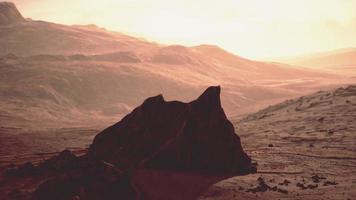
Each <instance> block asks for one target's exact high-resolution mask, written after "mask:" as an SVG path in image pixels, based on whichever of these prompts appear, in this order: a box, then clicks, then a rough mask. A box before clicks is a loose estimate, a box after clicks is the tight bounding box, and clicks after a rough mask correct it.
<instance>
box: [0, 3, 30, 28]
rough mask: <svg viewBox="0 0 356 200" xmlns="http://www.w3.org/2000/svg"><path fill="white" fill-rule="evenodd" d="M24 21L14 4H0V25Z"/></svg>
mask: <svg viewBox="0 0 356 200" xmlns="http://www.w3.org/2000/svg"><path fill="white" fill-rule="evenodd" d="M21 21H25V19H24V18H23V17H22V15H21V13H20V12H19V11H18V10H17V8H16V6H15V4H13V3H11V2H0V25H7V24H11V23H15V22H21Z"/></svg>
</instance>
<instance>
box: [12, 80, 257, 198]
mask: <svg viewBox="0 0 356 200" xmlns="http://www.w3.org/2000/svg"><path fill="white" fill-rule="evenodd" d="M255 171H256V169H255V167H254V166H253V165H252V164H251V159H250V158H249V157H248V156H247V154H246V153H245V152H244V151H243V149H242V147H241V142H240V138H239V136H238V135H236V134H235V132H234V127H233V125H232V124H231V123H230V121H229V120H228V119H227V118H226V116H225V113H224V111H223V108H222V107H221V103H220V87H210V88H208V89H207V90H206V91H205V92H204V93H203V94H202V95H201V96H200V97H199V98H198V99H197V100H195V101H192V102H190V103H183V102H178V101H170V102H167V101H165V100H164V99H163V97H162V95H158V96H155V97H151V98H148V99H147V100H145V101H144V102H143V104H142V105H140V106H139V107H137V108H136V109H134V110H133V111H132V113H130V114H128V115H127V116H126V117H125V118H123V119H122V120H121V121H120V122H118V123H116V124H114V125H113V126H111V127H109V128H107V129H105V130H104V131H102V132H101V133H99V134H98V135H97V136H96V137H95V139H94V141H93V143H92V145H91V146H90V148H89V150H88V152H87V153H86V154H85V155H83V156H79V157H78V156H75V155H74V154H73V153H71V152H70V151H68V150H66V151H63V152H62V153H60V154H59V155H58V156H54V157H52V158H51V159H48V160H46V161H44V162H43V163H41V164H39V165H38V166H36V167H34V166H33V165H32V164H26V165H24V166H20V167H19V168H17V169H11V170H10V171H9V173H8V177H14V176H34V177H42V178H43V179H44V180H47V181H44V182H43V183H42V184H40V185H39V186H38V188H37V190H36V191H35V192H34V193H32V194H31V198H32V199H36V200H47V199H58V200H66V199H86V200H96V199H127V200H130V199H145V200H167V199H171V200H175V199H194V198H196V197H197V196H198V195H199V194H200V193H201V192H202V191H204V190H205V189H207V188H208V187H209V186H210V185H212V184H214V183H216V182H218V181H220V180H222V179H225V178H228V177H231V176H236V175H242V174H247V173H252V172H255ZM48 177H51V178H48ZM31 198H30V199H31Z"/></svg>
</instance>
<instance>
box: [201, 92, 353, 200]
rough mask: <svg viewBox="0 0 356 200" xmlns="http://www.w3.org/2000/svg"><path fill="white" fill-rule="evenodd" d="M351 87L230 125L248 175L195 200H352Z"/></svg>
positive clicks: (290, 102) (285, 104)
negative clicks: (250, 167) (249, 165)
mask: <svg viewBox="0 0 356 200" xmlns="http://www.w3.org/2000/svg"><path fill="white" fill-rule="evenodd" d="M355 121H356V86H349V87H347V88H339V89H336V90H332V91H320V92H317V93H314V94H312V95H308V96H303V97H300V98H298V99H293V100H288V101H285V102H283V103H280V104H277V105H274V106H270V107H268V108H266V109H263V110H261V111H259V112H257V113H255V114H251V115H249V116H248V117H246V118H244V119H240V120H237V121H235V123H234V125H235V128H236V132H237V133H238V134H239V135H240V136H241V140H242V143H243V146H244V148H245V149H246V151H247V152H248V154H249V155H251V157H252V158H253V159H254V160H255V161H256V162H257V163H258V167H257V168H258V172H257V173H256V174H253V175H247V176H240V177H234V178H230V179H227V180H224V181H222V182H220V183H218V184H215V185H214V186H212V187H211V188H210V189H209V191H208V192H206V193H205V194H204V195H202V196H201V197H200V198H199V199H355V198H356V187H355V185H356V184H355V183H356V176H355V174H356V171H355V170H356V157H355V151H356V149H355V148H356V137H355V131H356V123H355Z"/></svg>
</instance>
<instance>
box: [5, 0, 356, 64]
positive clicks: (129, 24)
mask: <svg viewBox="0 0 356 200" xmlns="http://www.w3.org/2000/svg"><path fill="white" fill-rule="evenodd" d="M10 1H11V0H10ZM12 1H13V2H14V3H16V5H17V7H18V8H19V10H20V11H21V12H22V14H23V15H24V16H25V17H30V18H33V19H41V20H46V21H51V22H57V23H64V24H97V25H99V26H102V27H105V28H107V29H111V30H115V31H119V32H123V33H128V34H131V35H134V36H139V37H144V38H146V39H148V40H151V41H157V42H160V43H164V44H183V45H188V46H192V45H198V44H202V43H205V44H216V45H219V46H221V47H222V48H225V49H227V50H229V51H231V52H233V53H235V54H238V55H242V56H247V57H250V58H260V57H271V56H288V55H295V54H303V53H308V52H314V51H323V50H331V49H337V48H345V47H354V46H356V0H175V1H172V0H12Z"/></svg>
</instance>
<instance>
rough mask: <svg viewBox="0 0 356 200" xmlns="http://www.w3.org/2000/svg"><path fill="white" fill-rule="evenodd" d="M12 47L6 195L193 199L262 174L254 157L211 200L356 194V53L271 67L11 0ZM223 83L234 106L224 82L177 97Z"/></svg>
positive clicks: (0, 119)
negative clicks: (29, 12) (32, 10)
mask: <svg viewBox="0 0 356 200" xmlns="http://www.w3.org/2000/svg"><path fill="white" fill-rule="evenodd" d="M0 47H1V48H0V171H1V172H4V171H7V173H6V174H7V176H8V175H10V177H11V178H9V179H7V178H6V179H4V178H5V177H4V176H1V181H0V195H1V196H0V199H3V198H5V199H6V198H7V199H28V198H31V197H38V198H42V199H53V196H59V197H63V198H72V199H78V198H79V197H80V198H81V199H86V198H87V199H88V198H89V197H92V198H94V199H95V198H99V199H100V197H103V196H100V197H98V196H95V194H94V193H95V192H93V191H98V192H97V193H98V194H99V195H106V194H107V195H109V196H115V197H117V196H125V197H127V198H129V199H130V198H131V199H132V198H138V199H139V198H142V196H141V195H144V198H146V199H172V198H173V197H172V195H170V196H169V194H172V193H174V194H176V195H174V198H176V199H191V198H193V197H196V196H197V195H199V194H200V192H202V191H203V190H204V189H206V187H208V186H210V185H211V184H214V183H216V182H218V181H220V180H222V179H225V178H228V177H231V176H233V175H241V173H249V172H250V171H249V170H247V168H250V167H251V169H252V168H254V167H253V165H252V164H251V160H250V157H251V158H252V163H255V162H256V163H258V173H257V174H251V175H246V176H238V177H232V178H230V179H227V180H225V181H223V182H220V183H218V184H216V185H214V186H212V187H211V188H210V189H209V190H208V191H207V192H206V193H205V194H204V195H202V196H201V197H200V198H199V199H320V196H322V198H323V199H328V198H329V199H355V193H356V192H355V187H353V185H355V183H356V178H355V175H354V174H355V166H356V164H355V159H356V158H355V156H354V154H355V146H356V144H355V141H356V140H355V137H354V135H355V134H354V133H355V125H354V124H355V120H356V118H355V115H356V114H355V112H356V111H355V107H356V106H355V101H356V100H355V98H356V97H355V96H356V92H355V86H347V85H350V84H354V83H355V73H354V72H355V70H354V67H353V62H354V60H355V56H354V55H355V54H354V49H347V51H346V50H345V51H337V52H332V53H327V54H320V55H317V56H316V55H313V56H312V57H310V59H308V60H307V61H306V62H304V61H305V60H304V59H303V60H304V61H303V63H304V64H300V63H299V62H298V63H297V62H294V61H293V62H287V63H289V64H291V65H287V64H281V63H276V62H260V61H254V60H250V59H246V58H242V57H240V56H237V55H234V54H232V53H230V52H227V51H225V50H223V49H221V48H219V47H217V46H214V45H199V46H194V47H186V46H181V45H169V46H168V45H162V44H157V43H154V42H148V41H146V40H144V39H141V38H135V37H131V36H128V35H125V34H122V33H117V32H112V31H109V30H106V29H104V28H100V27H97V26H95V25H72V26H68V25H61V24H55V23H51V22H45V21H40V20H32V19H28V18H24V17H23V16H22V15H21V13H20V12H19V11H18V10H17V9H16V6H15V5H14V4H12V3H6V2H0ZM278 61H280V60H278ZM306 63H309V64H306ZM296 65H308V66H305V67H296ZM316 68H317V70H316ZM210 85H221V88H222V90H221V102H220V96H219V95H220V90H219V92H217V91H218V89H217V88H215V89H214V88H211V89H210V90H209V91H210V92H208V93H207V94H205V95H203V96H202V97H201V98H199V99H198V100H196V101H193V102H191V103H180V102H176V101H173V102H171V100H178V101H183V102H190V101H191V100H192V99H194V98H195V97H196V96H198V95H199V94H200V93H201V92H202V91H203V90H204V89H205V88H206V87H207V86H210ZM341 86H343V88H340V87H341ZM331 88H339V89H334V90H331ZM318 90H323V91H320V92H318V93H315V94H312V95H307V96H305V95H306V94H308V93H312V92H315V91H318ZM218 93H219V95H218ZM157 94H163V95H164V97H165V99H163V97H162V96H155V97H153V98H149V99H148V100H147V101H145V103H144V104H143V105H141V106H140V107H138V108H136V109H134V108H135V107H136V106H137V105H139V104H141V103H142V102H143V101H144V100H145V99H146V98H147V97H149V96H154V95H157ZM211 95H212V96H211ZM303 95H304V96H303ZM217 96H219V98H217ZM300 96H303V97H300ZM297 97H300V98H297ZM294 98H296V99H294ZM206 99H215V100H212V101H210V100H206ZM216 99H218V100H216ZM286 99H292V100H288V101H285V100H286ZM282 101H284V102H283V103H280V104H276V103H279V102H282ZM220 103H221V104H222V107H224V110H225V113H226V116H225V113H224V112H223V111H222V110H221V105H220ZM147 104H148V105H149V106H146V105H147ZM274 104H276V105H274ZM268 105H274V106H270V107H268V108H266V109H263V110H260V109H262V108H264V107H266V106H268ZM211 109H212V110H211ZM209 110H210V111H211V112H210V111H209ZM258 110H260V111H258ZM256 111H258V112H256ZM130 112H131V114H129V115H127V114H128V113H130ZM253 112H256V113H254V114H251V113H253ZM126 115H127V117H125V118H123V117H124V116H126ZM227 117H228V118H229V119H233V120H232V121H233V125H234V126H235V129H236V132H237V133H238V134H239V136H241V139H242V140H241V143H242V146H241V144H240V139H239V137H238V136H236V135H234V130H233V129H232V126H231V124H230V122H229V121H227ZM121 119H122V121H120V122H119V123H118V124H115V125H113V126H111V127H109V128H107V129H105V130H104V131H102V130H103V129H104V128H106V127H108V126H109V125H111V124H113V123H114V122H117V121H119V120H121ZM127 127H130V131H128V129H127ZM132 130H134V132H133V134H128V132H130V133H132ZM99 132H100V134H98V135H97V133H99ZM203 132H204V133H208V134H206V135H204V134H203ZM217 132H219V134H222V135H223V136H221V135H219V137H217V135H216V133H217ZM220 132H221V133H220ZM165 133H168V134H167V135H166V134H165ZM224 133H225V134H224ZM96 135H97V136H96ZM95 136H96V137H95ZM94 137H95V139H94ZM118 141H124V142H118ZM197 141H201V142H197ZM92 142H93V144H92ZM90 144H92V145H91V146H90ZM242 147H244V148H243V149H244V150H245V151H246V152H247V155H249V156H246V154H245V153H244V151H243V150H242ZM157 148H158V149H157ZM65 149H67V150H66V151H63V150H65ZM88 149H89V151H88ZM207 149H208V150H209V151H208V152H209V155H207V154H206V150H207ZM68 150H70V151H68ZM62 151H63V152H62ZM59 152H62V153H59ZM132 155H133V156H132ZM88 157H89V158H90V159H88ZM26 162H31V163H27V164H24V163H26ZM40 163H42V164H40ZM169 163H173V164H172V165H171V166H167V164H169ZM222 166H224V167H226V168H227V169H222V168H220V167H222ZM210 167H211V168H213V169H211V170H212V171H214V170H215V172H221V171H222V170H223V171H228V172H231V173H228V174H223V175H221V174H216V173H211V172H209V173H208V174H209V175H207V174H205V171H204V172H203V170H201V169H202V168H204V169H209V168H210ZM188 168H189V169H193V168H195V169H196V171H200V172H201V173H196V172H191V171H190V172H187V171H186V169H188ZM9 169H10V170H9ZM162 169H163V170H162ZM174 170H175V171H174ZM234 170H236V171H234ZM172 171H173V172H172ZM252 171H253V170H252ZM202 173H203V174H202ZM89 175H93V176H89ZM85 177H90V178H89V179H86V178H85ZM100 177H102V178H100ZM119 180H120V181H119ZM140 180H152V181H143V182H140ZM68 182H71V183H73V184H69V185H68ZM95 182H96V183H98V184H94V183H95ZM132 183H134V184H132ZM58 186H59V187H58ZM62 186H63V187H62ZM67 186H68V187H67ZM108 186H113V187H108ZM58 188H62V189H63V190H58ZM116 188H121V190H116ZM157 188H159V189H157ZM157 190H159V191H160V193H158V192H157ZM161 191H166V192H167V193H161ZM182 191H183V192H182ZM53 194H55V195H53ZM160 194H162V196H157V195H160ZM48 195H49V196H48ZM61 195H64V196H61ZM167 195H168V196H167ZM184 195H186V196H184ZM140 196H141V197H140ZM168 197H169V198H168ZM105 198H106V197H105ZM89 199H90V198H89ZM107 199H109V197H107Z"/></svg>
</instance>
